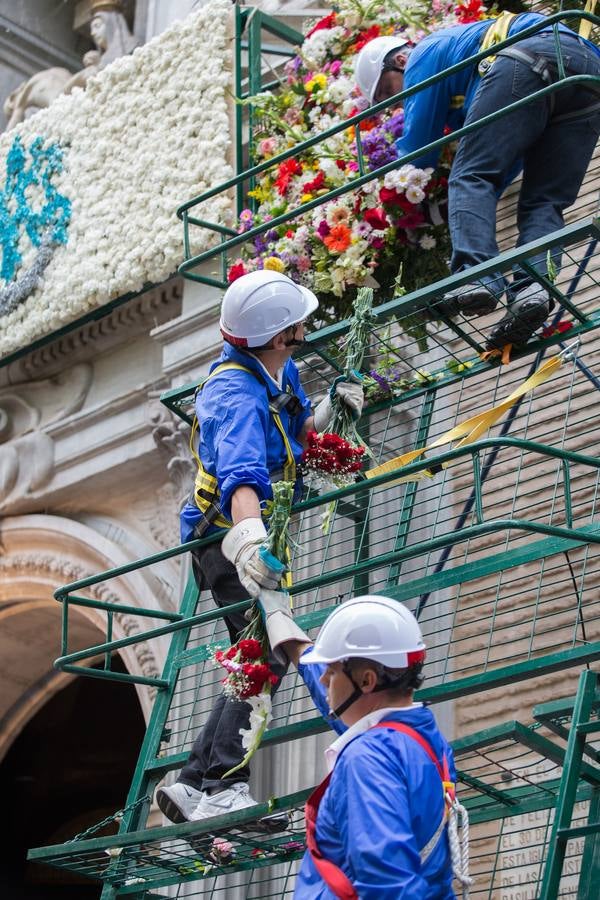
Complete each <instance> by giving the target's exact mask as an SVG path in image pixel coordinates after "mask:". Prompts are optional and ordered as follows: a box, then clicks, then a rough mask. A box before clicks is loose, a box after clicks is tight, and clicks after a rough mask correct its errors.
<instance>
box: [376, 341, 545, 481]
mask: <svg viewBox="0 0 600 900" xmlns="http://www.w3.org/2000/svg"><path fill="white" fill-rule="evenodd" d="M561 365H562V357H561V356H560V354H559V355H557V356H553V357H552V358H551V359H548V360H546V362H545V363H544V364H543V365H541V366H540V368H539V369H538V370H537V371H536V372H534V373H533V375H530V377H529V378H527V379H526V380H525V381H524V382H523V384H521V385H520V386H519V387H518V388H517V389H516V390H515V391H513V392H512V394H510V396H509V397H506V399H505V400H502V402H501V403H498V404H497V405H496V406H492V407H491V409H486V410H484V411H483V412H480V413H477V414H476V415H474V416H471V417H470V418H469V419H465V421H464V422H460V423H459V424H458V425H455V426H454V428H451V429H450V431H447V432H446V433H445V434H443V435H442V436H441V437H440V438H438V439H437V441H434V442H433V443H432V444H429V445H428V446H427V447H420V448H419V449H418V450H411V451H410V452H409V453H403V454H402V456H396V457H395V458H394V459H390V460H389V462H385V463H382V464H381V465H380V466H375V468H374V469H370V470H369V471H368V472H366V473H365V474H366V476H367V478H375V476H376V475H383V474H384V473H385V472H393V471H394V469H401V468H402V467H403V466H407V465H408V464H409V463H411V462H413V461H414V460H415V459H418V457H419V456H422V455H423V453H427V451H428V450H432V449H433V448H434V447H441V446H442V445H443V444H450V443H452V442H453V441H456V440H458V439H459V438H462V440H460V441H459V442H458V444H457V445H456V448H458V447H464V446H466V445H467V444H471V443H472V442H473V441H476V440H477V439H478V438H480V437H481V436H482V435H483V434H485V432H486V431H488V429H490V428H491V427H492V425H495V424H496V422H497V421H498V419H500V418H501V416H503V415H504V413H505V412H506V411H507V410H508V409H510V407H511V406H512V405H513V404H514V403H516V401H517V400H519V399H520V398H521V397H524V396H525V394H527V393H529V391H533V390H534V389H535V388H536V387H539V385H540V384H543V383H544V381H547V380H548V378H550V377H551V376H552V375H553V374H554V373H555V372H556V370H557V369H559V368H560V366H561ZM456 448H455V449H456ZM447 465H448V464H444V468H446V467H447ZM428 477H429V478H431V477H432V475H431V473H430V472H418V473H416V474H414V475H410V476H408V477H407V478H399V479H397V480H396V481H394V484H400V483H402V482H404V481H419V480H421V479H422V478H428ZM389 486H390V485H387V487H389Z"/></svg>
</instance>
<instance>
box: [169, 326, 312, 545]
mask: <svg viewBox="0 0 600 900" xmlns="http://www.w3.org/2000/svg"><path fill="white" fill-rule="evenodd" d="M224 362H228V363H238V364H239V365H241V366H244V367H245V368H247V369H250V370H251V371H252V372H256V373H257V374H258V376H259V377H258V378H257V377H256V376H255V375H252V374H250V373H249V372H241V371H240V370H239V369H229V370H226V371H223V372H219V373H218V374H216V375H214V376H213V377H212V378H209V379H208V380H207V381H206V383H205V385H204V387H203V388H202V390H201V391H199V393H198V395H197V397H196V416H197V417H198V436H199V440H198V451H199V455H200V459H201V460H202V465H203V466H204V469H205V470H206V471H207V472H208V473H209V474H210V475H213V476H214V477H215V478H216V479H217V482H218V487H219V491H220V506H221V509H222V510H223V513H224V514H225V516H226V517H227V518H231V495H232V494H233V493H234V491H235V490H236V488H238V487H240V485H242V484H247V485H249V486H250V487H251V488H253V489H254V490H255V491H256V493H257V494H258V498H259V500H260V501H261V502H264V501H267V500H271V499H272V498H273V491H272V489H271V475H272V474H273V473H275V472H278V471H281V469H282V468H283V464H284V462H285V461H286V450H285V445H284V443H283V438H282V436H281V434H280V432H279V430H278V429H277V426H276V425H275V420H274V419H273V415H272V414H271V412H270V410H269V402H270V400H271V399H274V398H276V397H277V396H278V395H280V394H281V393H285V392H288V389H289V392H291V393H292V394H295V395H296V397H298V400H299V401H300V405H301V408H300V412H299V413H298V414H297V415H295V416H292V415H290V414H289V413H288V411H287V410H286V409H282V410H281V411H280V414H279V415H280V419H281V422H282V425H283V427H284V429H285V432H286V434H287V436H288V439H289V442H290V446H291V448H292V452H293V455H294V459H295V461H296V463H299V461H300V457H301V456H302V446H301V444H300V442H299V441H298V436H299V434H300V432H301V431H302V428H303V426H304V423H305V422H306V420H307V419H308V418H309V417H310V416H311V415H312V412H311V407H310V401H309V400H308V399H307V397H306V394H305V393H304V391H303V389H302V385H301V384H300V376H299V374H298V368H297V366H296V364H295V363H294V362H293V361H292V360H291V359H288V361H287V362H286V364H285V366H284V369H283V378H282V388H281V389H280V388H279V387H278V386H277V384H276V383H275V381H274V380H273V379H271V378H268V376H267V375H266V374H265V371H264V369H263V368H262V366H261V365H260V364H259V362H258V360H257V359H256V358H255V357H254V356H252V355H250V354H249V353H244V352H243V351H241V350H238V349H236V348H235V347H233V346H232V345H231V344H227V343H225V344H224V346H223V352H222V353H221V356H220V358H219V359H218V360H217V361H216V362H215V363H213V365H212V366H211V368H210V371H211V372H212V371H213V370H214V369H215V368H216V367H217V366H218V365H220V364H221V363H224ZM201 518H202V513H201V512H200V510H199V509H198V507H197V506H196V504H195V503H194V502H193V500H192V501H191V502H188V503H186V505H185V506H184V508H183V510H182V511H181V541H182V543H185V542H186V541H190V540H192V539H193V537H194V528H195V526H196V524H197V523H198V522H199V521H200V519H201ZM212 531H215V528H214V527H211V528H210V529H209V530H208V531H207V534H210V533H211V532H212Z"/></svg>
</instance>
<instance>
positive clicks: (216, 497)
mask: <svg viewBox="0 0 600 900" xmlns="http://www.w3.org/2000/svg"><path fill="white" fill-rule="evenodd" d="M228 370H237V371H240V372H248V373H249V374H250V375H252V376H253V377H254V378H256V380H257V381H258V382H259V383H260V384H262V385H263V386H264V388H265V390H267V384H266V382H265V380H264V379H263V378H261V376H260V375H259V373H258V372H255V371H254V370H253V369H249V368H248V367H247V366H242V365H241V364H240V363H235V362H226V363H221V364H220V365H218V366H216V367H215V368H214V369H213V370H212V372H211V373H210V375H208V377H207V378H205V379H204V381H203V382H202V384H201V385H199V386H198V388H197V390H196V394H195V397H194V400H195V398H196V397H197V396H198V394H199V393H200V391H201V390H202V388H203V387H204V385H205V384H206V382H207V381H208V380H209V379H210V378H212V377H213V376H215V375H218V374H220V373H221V372H225V371H228ZM294 399H296V400H297V398H295V397H294V395H292V394H285V393H281V394H279V395H278V396H277V397H274V398H273V399H270V400H269V412H270V413H271V415H272V416H273V421H274V422H275V425H276V427H277V430H278V431H279V433H280V434H281V437H282V440H283V445H284V447H285V456H286V458H285V462H284V463H283V469H280V470H278V471H276V472H271V474H270V478H271V481H272V482H274V481H282V480H284V481H292V482H295V481H296V461H295V459H294V454H293V451H292V447H291V445H290V441H289V438H288V436H287V434H286V431H285V428H284V426H283V422H282V421H281V416H280V413H281V411H282V409H284V408H286V407H289V406H290V405H291V404H292V405H293V401H294ZM290 414H292V415H293V414H294V413H293V412H292V411H290ZM197 434H198V418H197V416H196V417H194V422H193V425H192V433H191V435H190V450H191V451H192V455H193V456H194V459H195V460H196V463H197V465H198V472H197V474H196V481H195V484H194V494H193V499H194V503H195V504H196V506H197V507H198V509H199V510H200V512H201V513H202V516H203V518H202V520H201V521H200V522H199V523H198V525H196V529H195V536H196V537H202V535H203V534H204V533H205V532H206V529H207V528H208V527H209V526H210V525H215V526H216V527H217V528H231V525H232V522H231V520H230V519H228V518H227V517H226V516H225V514H224V513H223V510H222V509H221V506H220V499H221V496H220V491H219V485H218V482H217V479H216V478H215V476H214V475H211V474H210V472H207V471H206V469H205V468H204V466H203V465H202V460H201V459H200V454H199V452H198V450H197V449H196V446H195V438H196V435H197ZM272 508H273V504H272V502H271V501H267V503H266V504H265V505H264V507H263V508H262V509H261V515H262V517H263V518H264V519H268V518H269V516H270V515H271V512H272Z"/></svg>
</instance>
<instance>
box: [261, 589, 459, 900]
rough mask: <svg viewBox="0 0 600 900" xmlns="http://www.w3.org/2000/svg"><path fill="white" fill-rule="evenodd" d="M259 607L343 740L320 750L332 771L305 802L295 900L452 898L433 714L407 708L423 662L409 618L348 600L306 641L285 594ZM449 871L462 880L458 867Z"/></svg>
mask: <svg viewBox="0 0 600 900" xmlns="http://www.w3.org/2000/svg"><path fill="white" fill-rule="evenodd" d="M261 603H262V605H263V608H264V611H265V615H266V623H267V631H268V634H269V641H270V643H271V646H272V648H274V649H275V648H280V649H279V652H281V651H283V652H284V653H285V654H286V656H287V657H288V659H290V660H292V661H293V662H294V663H295V664H296V665H297V667H298V671H299V672H300V675H301V676H302V678H303V679H304V681H305V682H306V685H307V687H308V689H309V690H310V693H311V695H312V698H313V700H314V702H315V704H316V706H317V707H318V709H319V710H320V711H321V712H322V713H323V715H324V716H326V717H329V718H330V719H331V720H332V722H331V724H332V727H333V728H334V730H335V731H337V732H338V733H339V735H340V736H339V737H338V738H337V740H335V741H334V742H333V744H332V745H331V746H330V747H329V748H328V749H327V750H326V751H325V755H326V761H327V766H328V768H329V770H330V774H329V775H328V776H327V778H326V779H325V781H324V782H322V784H321V785H319V787H318V788H317V789H316V790H315V792H314V793H313V794H312V796H311V797H310V798H309V800H308V802H307V805H306V831H307V846H308V850H307V852H306V854H305V856H304V859H303V862H302V866H301V868H300V872H299V875H298V882H297V885H296V890H295V893H294V897H295V898H296V900H331V898H334V897H339V898H344V900H353V898H355V900H358V898H360V900H398V898H400V897H401V898H402V900H434V898H435V900H449V898H453V897H454V896H455V894H454V892H453V889H452V874H453V861H452V855H456V856H457V857H460V851H459V849H458V840H457V839H456V840H455V841H453V843H454V847H455V850H454V851H453V854H451V851H450V841H449V828H448V821H449V820H448V812H449V809H450V806H451V803H452V801H453V800H454V781H455V778H456V773H455V768H454V760H453V756H452V750H451V748H450V746H449V744H448V743H447V741H446V740H445V738H444V737H443V735H442V734H441V732H440V731H439V729H438V727H437V724H436V722H435V719H434V717H433V714H432V713H431V711H430V710H429V709H428V708H427V707H425V706H423V705H422V704H421V703H414V702H413V692H414V690H415V689H416V688H418V687H419V686H420V685H421V683H422V674H421V670H422V668H423V662H424V660H425V644H424V642H423V636H422V634H421V630H420V628H419V625H418V623H417V620H416V619H415V617H414V616H413V615H412V613H411V612H409V610H407V609H406V608H405V607H404V606H403V605H402V604H401V603H399V602H397V601H395V600H390V599H388V598H387V597H378V596H367V597H355V598H354V599H352V600H348V601H347V602H346V603H342V604H341V606H339V607H338V608H337V609H335V610H334V611H333V613H332V614H331V615H330V616H329V618H328V619H327V621H326V622H325V624H324V625H323V627H322V629H321V631H320V632H319V635H318V637H317V640H316V642H315V644H314V645H312V644H311V642H310V639H309V638H308V636H307V635H306V634H305V633H304V632H303V631H302V630H301V629H300V628H299V627H298V626H297V625H296V624H295V622H294V621H293V619H292V617H291V613H290V610H289V603H288V598H287V595H286V594H283V593H281V592H275V591H266V592H263V594H262V595H261ZM453 815H454V814H453V813H451V817H452V816H453ZM453 827H455V824H453ZM455 837H456V835H455ZM455 868H457V869H458V870H459V872H460V880H461V881H462V883H463V885H468V883H469V882H470V879H469V878H468V873H467V868H468V864H467V863H466V860H465V862H463V860H462V859H460V858H458V859H457V860H456V865H455Z"/></svg>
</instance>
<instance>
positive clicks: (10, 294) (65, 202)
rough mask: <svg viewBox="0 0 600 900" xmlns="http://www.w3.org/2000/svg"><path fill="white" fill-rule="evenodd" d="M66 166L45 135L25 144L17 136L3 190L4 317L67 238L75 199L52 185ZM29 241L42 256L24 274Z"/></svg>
mask: <svg viewBox="0 0 600 900" xmlns="http://www.w3.org/2000/svg"><path fill="white" fill-rule="evenodd" d="M62 170H63V151H62V149H61V147H60V146H59V144H48V145H47V146H44V140H43V138H41V137H36V138H35V139H34V140H33V141H32V142H31V144H30V145H29V147H24V146H23V142H22V140H21V138H20V137H19V136H17V137H15V139H14V141H13V143H12V145H11V148H10V150H9V152H8V155H7V157H6V180H5V183H4V186H3V187H2V188H1V189H0V250H1V253H2V261H1V262H2V264H1V266H0V316H3V315H6V314H7V313H9V312H11V311H12V310H13V309H15V308H16V307H17V306H18V305H19V303H21V302H22V301H23V300H25V299H26V298H27V297H28V296H29V295H30V294H31V293H32V292H33V291H34V290H35V289H36V287H37V286H38V284H39V283H40V280H41V277H42V275H43V272H44V270H45V269H46V267H47V265H48V263H49V262H50V260H51V259H52V255H53V253H54V250H55V249H56V247H57V246H59V245H60V244H66V242H67V229H68V225H69V221H70V219H71V201H70V200H69V199H68V198H67V197H65V196H63V195H62V194H60V193H59V192H58V190H57V189H56V187H55V186H54V184H53V183H52V182H53V179H54V178H55V176H56V175H58V174H60V172H62ZM24 241H25V242H26V241H29V242H30V244H31V245H32V246H33V247H35V248H37V254H36V256H35V259H34V260H33V263H32V264H31V265H30V266H29V267H28V268H27V270H26V271H25V272H21V269H22V267H23V266H22V263H23V249H24V246H26V245H24ZM2 281H4V282H5V284H4V285H3V284H2Z"/></svg>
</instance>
